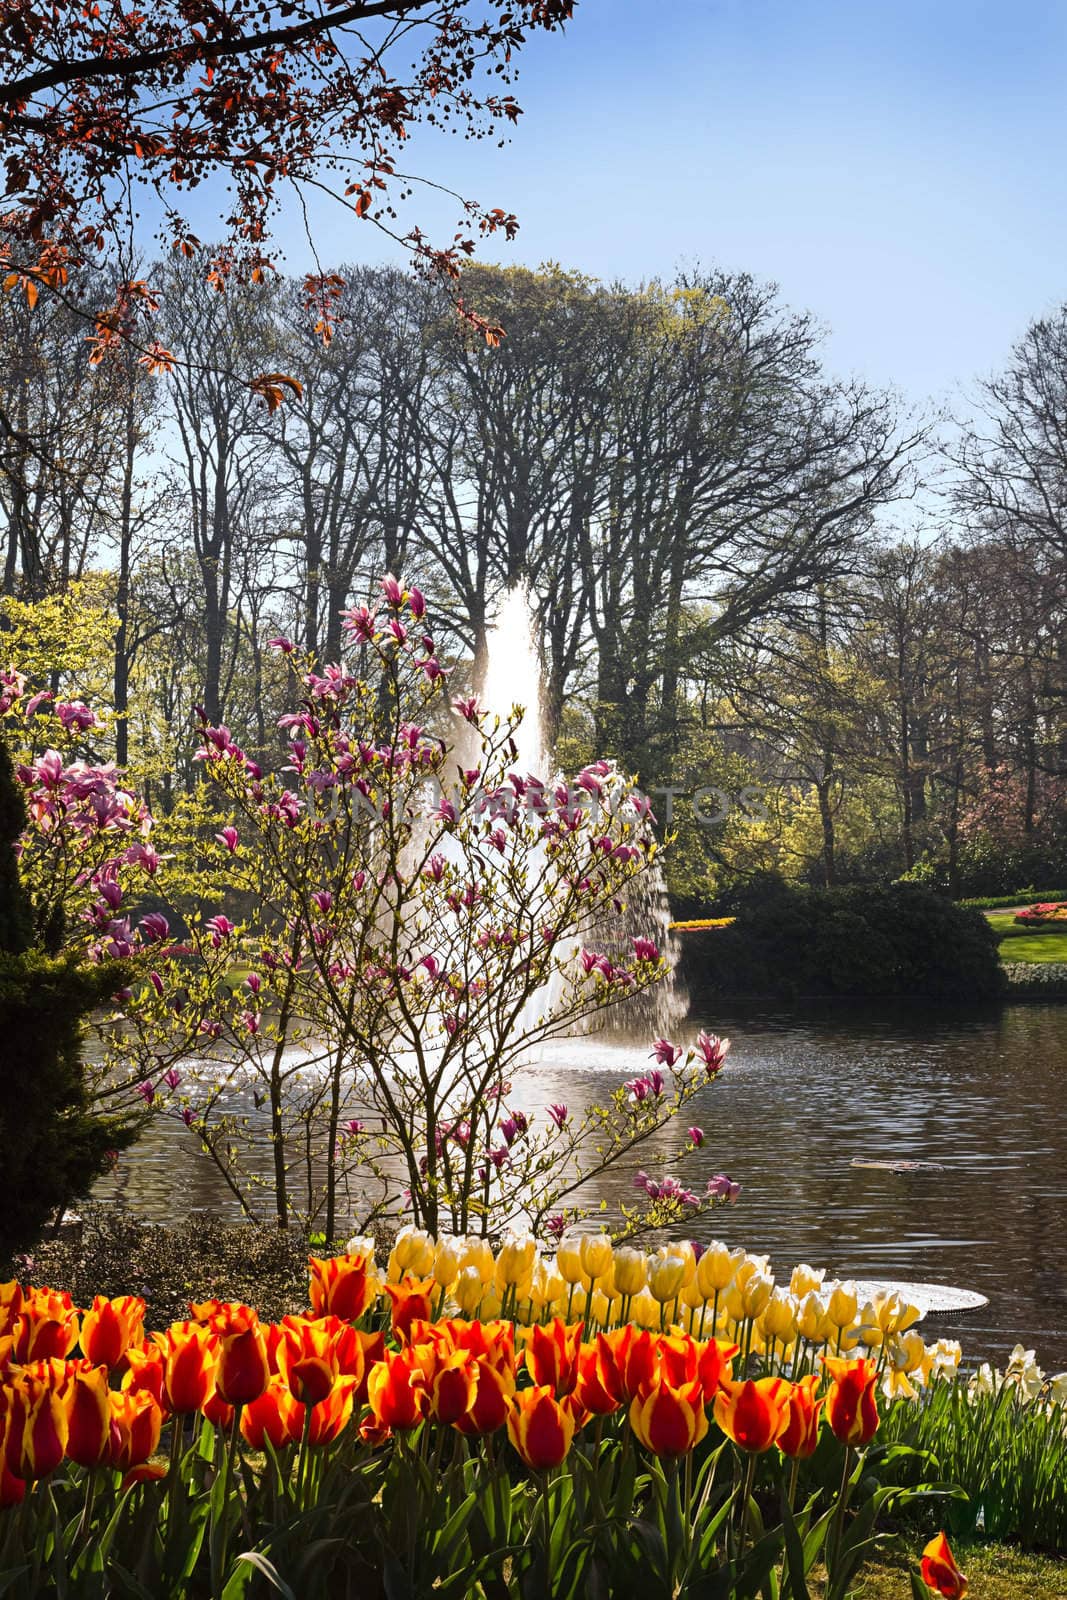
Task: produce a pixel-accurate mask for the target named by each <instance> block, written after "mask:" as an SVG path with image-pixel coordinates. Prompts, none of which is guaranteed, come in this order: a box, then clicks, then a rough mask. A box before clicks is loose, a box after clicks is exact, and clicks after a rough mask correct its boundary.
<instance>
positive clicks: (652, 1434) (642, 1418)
mask: <svg viewBox="0 0 1067 1600" xmlns="http://www.w3.org/2000/svg"><path fill="white" fill-rule="evenodd" d="M630 1426H631V1428H632V1429H633V1431H634V1433H635V1434H636V1435H637V1437H638V1438H639V1439H640V1441H641V1443H642V1444H643V1445H644V1447H645V1449H646V1450H651V1451H652V1452H653V1454H654V1455H657V1456H684V1455H688V1454H689V1452H690V1450H692V1449H693V1448H694V1447H695V1446H696V1445H698V1444H699V1443H700V1441H701V1439H703V1437H704V1435H705V1434H706V1433H707V1431H708V1418H707V1413H706V1412H705V1410H704V1390H703V1386H702V1385H701V1382H700V1380H699V1378H694V1379H693V1381H692V1382H691V1383H687V1384H685V1385H683V1386H682V1387H680V1388H675V1387H674V1386H673V1385H672V1384H670V1383H668V1382H667V1380H666V1379H665V1378H658V1379H657V1380H656V1382H655V1383H654V1384H653V1385H652V1387H651V1388H650V1389H648V1390H646V1391H645V1393H644V1394H640V1395H635V1396H634V1398H633V1400H632V1401H631V1402H630Z"/></svg>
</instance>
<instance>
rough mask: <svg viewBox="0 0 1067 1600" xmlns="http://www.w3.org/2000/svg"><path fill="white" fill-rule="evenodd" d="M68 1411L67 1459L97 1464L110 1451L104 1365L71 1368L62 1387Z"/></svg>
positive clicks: (79, 1464)
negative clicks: (79, 1369) (72, 1370)
mask: <svg viewBox="0 0 1067 1600" xmlns="http://www.w3.org/2000/svg"><path fill="white" fill-rule="evenodd" d="M63 1401H64V1404H65V1406H66V1411H67V1460H68V1461H73V1462H75V1463H76V1464H77V1465H78V1466H79V1467H98V1466H99V1465H100V1463H101V1462H102V1461H103V1460H104V1459H105V1457H106V1456H107V1455H108V1454H109V1452H110V1445H111V1406H110V1399H109V1391H108V1386H107V1368H106V1367H102V1366H101V1367H92V1368H90V1370H89V1371H88V1372H79V1371H74V1372H72V1373H71V1374H70V1376H69V1377H68V1379H67V1382H66V1384H65V1386H64V1389H63Z"/></svg>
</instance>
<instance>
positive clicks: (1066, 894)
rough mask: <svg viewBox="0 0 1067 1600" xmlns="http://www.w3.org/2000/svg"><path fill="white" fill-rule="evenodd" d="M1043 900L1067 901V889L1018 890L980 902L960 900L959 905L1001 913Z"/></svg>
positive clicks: (987, 897) (980, 900)
mask: <svg viewBox="0 0 1067 1600" xmlns="http://www.w3.org/2000/svg"><path fill="white" fill-rule="evenodd" d="M1039 900H1041V901H1045V900H1067V889H1016V891H1015V893H1014V894H994V895H987V896H985V897H984V898H983V899H979V900H958V901H957V902H956V903H957V905H961V906H973V907H974V909H975V910H976V911H1000V910H1002V909H1003V908H1005V907H1007V906H1032V905H1036V903H1037V902H1038V901H1039Z"/></svg>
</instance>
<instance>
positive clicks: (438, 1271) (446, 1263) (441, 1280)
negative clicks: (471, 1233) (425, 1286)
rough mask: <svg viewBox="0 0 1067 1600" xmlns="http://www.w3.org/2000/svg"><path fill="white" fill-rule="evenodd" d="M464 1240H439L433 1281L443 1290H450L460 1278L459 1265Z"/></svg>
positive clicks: (435, 1255)
mask: <svg viewBox="0 0 1067 1600" xmlns="http://www.w3.org/2000/svg"><path fill="white" fill-rule="evenodd" d="M462 1248H463V1240H461V1239H439V1240H438V1241H437V1248H436V1250H435V1251H434V1258H433V1280H434V1282H435V1283H436V1284H438V1285H439V1286H440V1288H442V1289H448V1288H450V1287H451V1285H452V1284H454V1283H455V1281H456V1279H457V1278H458V1277H459V1270H460V1268H459V1264H460V1258H461V1252H462Z"/></svg>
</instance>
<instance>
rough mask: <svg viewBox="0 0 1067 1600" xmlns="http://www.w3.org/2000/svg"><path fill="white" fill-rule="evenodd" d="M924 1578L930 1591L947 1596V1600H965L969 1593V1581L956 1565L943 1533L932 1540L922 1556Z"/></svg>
mask: <svg viewBox="0 0 1067 1600" xmlns="http://www.w3.org/2000/svg"><path fill="white" fill-rule="evenodd" d="M922 1578H923V1582H924V1583H925V1584H926V1586H927V1588H928V1589H933V1590H934V1591H935V1593H937V1594H941V1595H944V1596H945V1600H963V1596H964V1595H965V1594H966V1593H967V1588H968V1584H967V1579H966V1578H965V1577H964V1576H963V1573H962V1572H961V1571H960V1569H959V1567H957V1565H956V1558H955V1557H954V1556H953V1554H952V1551H951V1550H950V1549H949V1543H948V1540H947V1539H946V1538H945V1535H944V1534H943V1533H939V1534H938V1535H937V1537H936V1538H935V1539H931V1540H930V1543H929V1544H928V1545H927V1546H926V1548H925V1550H924V1551H923V1554H922Z"/></svg>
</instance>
